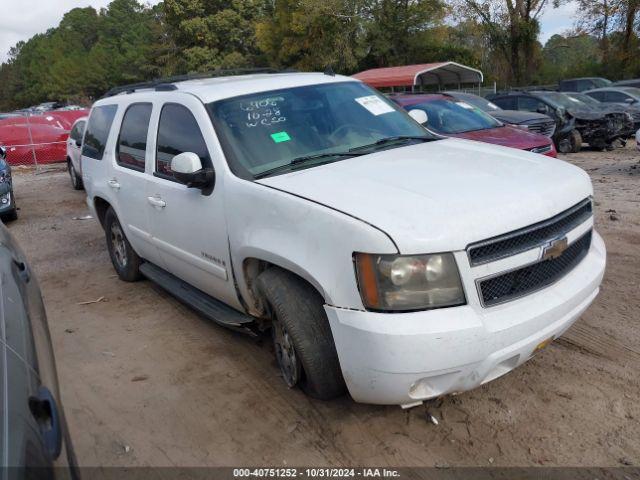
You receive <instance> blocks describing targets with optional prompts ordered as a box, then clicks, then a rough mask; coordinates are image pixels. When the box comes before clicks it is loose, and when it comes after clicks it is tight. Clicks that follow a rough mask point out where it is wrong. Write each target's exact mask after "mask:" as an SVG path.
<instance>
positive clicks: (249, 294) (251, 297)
mask: <svg viewBox="0 0 640 480" xmlns="http://www.w3.org/2000/svg"><path fill="white" fill-rule="evenodd" d="M270 268H278V269H280V270H284V271H286V272H289V273H291V274H293V275H295V276H296V277H297V278H298V279H299V280H300V281H301V282H304V283H306V284H308V285H309V286H310V287H311V288H313V289H314V290H315V291H316V292H318V294H319V295H320V296H321V297H322V299H323V300H324V302H325V303H331V301H330V299H329V298H328V294H327V292H326V291H325V289H324V288H323V287H322V285H321V284H320V282H319V281H318V280H317V279H316V278H315V277H314V276H313V275H311V274H310V273H309V272H308V271H307V270H305V269H304V268H303V267H301V266H299V265H296V264H294V263H292V262H290V261H289V260H287V259H286V258H282V257H279V256H274V255H272V254H268V253H266V252H265V253H263V254H257V253H256V254H254V255H252V256H247V257H245V258H244V259H243V261H242V266H241V271H240V276H241V278H238V279H237V283H238V288H239V290H240V296H241V298H242V299H243V301H244V303H245V306H246V308H247V310H248V312H249V313H250V314H251V315H254V316H257V317H260V316H263V315H264V313H265V310H264V303H263V298H262V295H261V294H260V293H259V292H258V291H257V289H256V280H257V278H258V277H259V276H260V274H261V273H262V272H264V271H265V270H268V269H270Z"/></svg>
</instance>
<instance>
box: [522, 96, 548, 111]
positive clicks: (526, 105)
mask: <svg viewBox="0 0 640 480" xmlns="http://www.w3.org/2000/svg"><path fill="white" fill-rule="evenodd" d="M538 108H541V109H542V108H544V103H542V102H540V100H538V99H536V98H533V97H520V98H518V110H526V111H527V112H537V111H538Z"/></svg>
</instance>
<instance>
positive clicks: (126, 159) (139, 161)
mask: <svg viewBox="0 0 640 480" xmlns="http://www.w3.org/2000/svg"><path fill="white" fill-rule="evenodd" d="M151 110H152V105H151V104H150V103H138V104H134V105H131V106H130V107H129V108H128V109H127V111H126V112H125V114H124V118H123V120H122V126H121V127H120V136H119V137H118V152H117V157H116V158H117V161H118V165H122V166H123V167H127V168H132V169H134V170H138V171H140V172H144V159H145V153H146V151H147V133H148V132H149V120H150V119H151Z"/></svg>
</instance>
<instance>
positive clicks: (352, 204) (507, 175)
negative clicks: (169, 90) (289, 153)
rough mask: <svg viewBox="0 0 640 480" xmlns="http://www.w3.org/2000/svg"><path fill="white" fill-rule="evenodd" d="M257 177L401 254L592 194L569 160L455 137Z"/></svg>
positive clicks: (516, 223)
mask: <svg viewBox="0 0 640 480" xmlns="http://www.w3.org/2000/svg"><path fill="white" fill-rule="evenodd" d="M258 182H259V183H261V184H263V185H267V186H269V187H272V188H276V189H279V190H281V191H285V192H289V193H292V194H294V195H297V196H300V197H303V198H307V199H309V200H312V201H314V202H317V203H320V204H323V205H326V206H327V207H330V208H333V209H335V210H339V211H342V212H344V213H346V214H349V215H351V216H354V217H356V218H359V219H361V220H363V221H364V222H366V223H369V224H372V225H375V226H376V227H378V228H380V229H381V230H383V231H385V232H386V233H387V234H388V235H389V236H390V237H391V238H392V239H393V241H394V242H395V243H396V245H397V247H398V249H399V251H400V252H401V253H429V252H439V251H449V250H462V249H464V248H465V247H466V246H467V245H468V244H469V243H472V242H475V241H478V240H483V239H486V238H490V237H493V236H495V235H499V234H502V233H506V232H508V231H511V230H515V229H518V228H521V227H525V226H527V225H530V224H532V223H536V222H539V221H541V220H545V219H547V218H549V217H552V216H554V215H556V214H557V213H559V212H561V211H563V210H565V209H567V208H569V207H571V206H572V205H575V204H576V203H578V202H579V201H581V200H583V199H584V198H586V197H588V196H589V195H591V194H592V187H591V181H590V180H589V176H588V175H587V174H586V173H585V172H584V171H583V170H582V169H580V168H578V167H575V166H573V165H571V164H569V163H566V162H563V161H561V160H556V159H553V158H549V157H545V156H542V155H538V154H534V153H529V152H524V151H518V150H514V149H511V148H506V147H498V146H493V145H487V144H483V143H479V142H473V141H468V140H458V139H446V140H439V141H434V142H429V143H422V144H416V145H410V146H406V147H401V148H394V149H388V150H385V151H381V152H377V153H373V154H370V155H364V156H361V157H354V158H348V159H345V160H342V161H338V162H334V163H331V164H327V165H322V166H318V167H313V168H309V169H305V170H301V171H297V172H291V173H287V174H284V175H278V176H274V177H268V178H264V179H261V180H259V181H258Z"/></svg>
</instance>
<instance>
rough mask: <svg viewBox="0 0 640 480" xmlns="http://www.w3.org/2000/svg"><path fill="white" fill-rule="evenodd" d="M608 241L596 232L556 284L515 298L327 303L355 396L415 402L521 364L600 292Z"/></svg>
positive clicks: (368, 400)
mask: <svg viewBox="0 0 640 480" xmlns="http://www.w3.org/2000/svg"><path fill="white" fill-rule="evenodd" d="M605 257H606V252H605V246H604V242H603V241H602V238H601V237H600V236H599V235H598V234H597V233H596V232H595V231H594V233H593V240H592V244H591V248H590V250H589V253H588V254H587V256H586V257H585V258H584V259H583V260H582V261H581V262H580V263H579V264H578V265H577V266H576V267H575V268H574V269H573V270H572V271H571V272H569V273H568V274H567V275H566V276H564V277H563V278H562V279H560V280H559V281H557V282H556V283H555V284H553V285H551V286H549V287H547V288H545V289H543V290H540V291H538V292H536V293H533V294H531V295H528V296H526V297H523V298H521V299H518V300H514V301H512V302H509V303H505V304H502V305H498V306H495V307H490V308H482V307H481V306H480V305H478V304H477V302H470V303H469V305H465V306H462V307H455V308H443V309H437V310H429V311H423V312H413V313H400V314H387V313H376V312H364V311H358V310H348V309H342V308H337V307H332V306H326V307H325V310H326V312H327V316H328V318H329V322H330V324H331V330H332V332H333V338H334V340H335V343H336V348H337V351H338V357H339V359H340V365H341V368H342V372H343V375H344V379H345V382H346V384H347V387H348V389H349V392H350V394H351V396H352V397H353V399H354V400H356V401H358V402H364V403H375V404H396V405H402V406H412V405H414V404H417V403H420V402H421V401H423V400H426V399H428V398H433V397H437V396H440V395H443V394H447V393H453V392H460V391H464V390H469V389H472V388H475V387H478V386H479V385H482V384H483V383H486V382H489V381H491V380H493V379H495V378H497V377H499V376H501V375H503V374H505V373H507V372H509V371H510V370H512V369H514V368H515V367H517V366H519V365H521V364H522V363H524V362H525V361H527V360H528V359H529V358H531V357H532V355H533V354H534V350H535V349H536V346H538V345H539V344H540V343H541V342H543V341H544V340H547V339H549V338H557V337H559V336H560V335H562V333H563V332H564V331H565V330H566V329H567V328H569V327H570V326H571V325H572V324H573V323H574V322H575V321H576V320H577V319H578V318H579V317H580V315H581V314H582V313H583V312H584V311H585V310H586V309H587V307H588V306H589V305H590V304H591V302H592V301H593V300H594V298H595V297H596V295H597V294H598V291H599V286H600V283H601V281H602V277H603V275H604V269H605V262H606V260H605Z"/></svg>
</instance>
